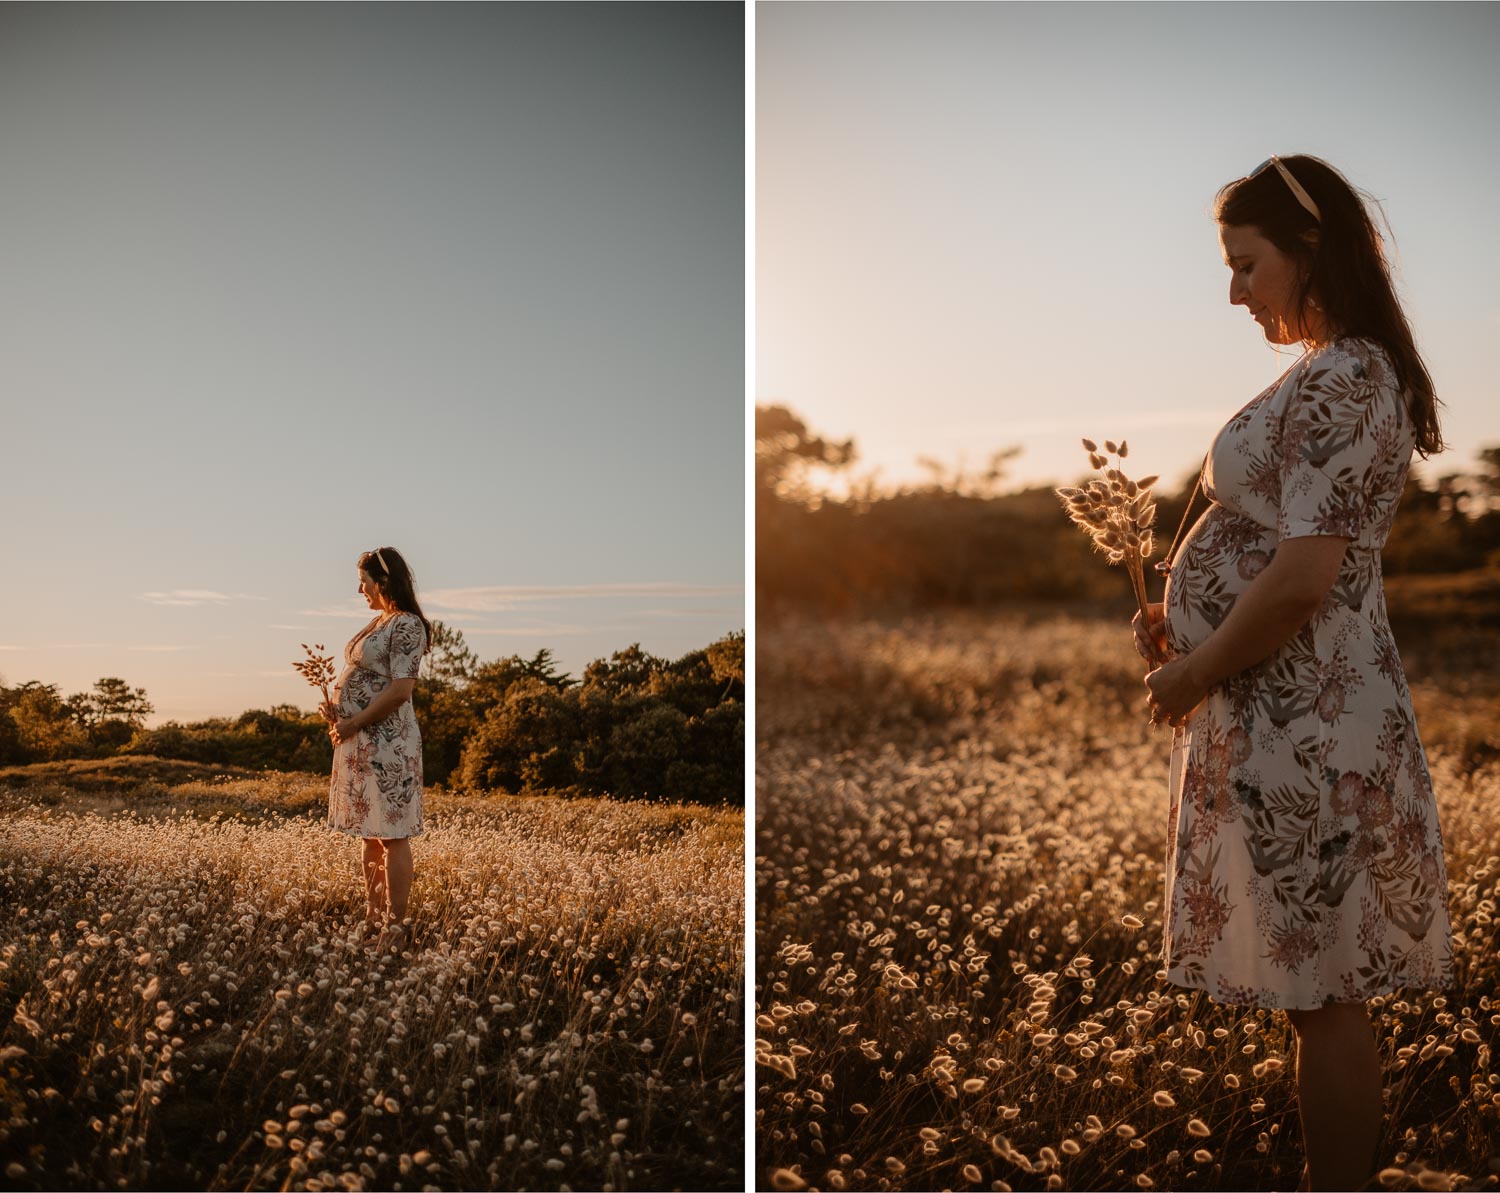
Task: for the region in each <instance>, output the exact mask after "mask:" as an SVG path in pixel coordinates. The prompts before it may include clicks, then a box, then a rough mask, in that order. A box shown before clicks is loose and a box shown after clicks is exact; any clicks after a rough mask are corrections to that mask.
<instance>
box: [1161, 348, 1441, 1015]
mask: <svg viewBox="0 0 1500 1193" xmlns="http://www.w3.org/2000/svg"><path fill="white" fill-rule="evenodd" d="M1414 442H1415V432H1414V430H1413V427H1412V424H1411V419H1410V417H1409V416H1408V413H1407V409H1406V405H1405V402H1404V399H1403V395H1402V393H1401V391H1400V390H1399V387H1398V385H1397V382H1396V379H1395V374H1394V372H1393V370H1392V368H1391V365H1390V361H1389V360H1388V358H1387V357H1386V355H1385V352H1384V351H1383V349H1382V348H1380V347H1379V346H1378V345H1376V344H1375V343H1373V342H1371V341H1368V340H1362V339H1345V340H1339V341H1336V342H1335V343H1333V344H1330V345H1326V346H1324V347H1322V348H1319V349H1316V350H1314V351H1312V352H1310V353H1308V354H1307V355H1306V356H1304V357H1303V358H1302V359H1301V360H1300V361H1299V362H1298V363H1297V364H1296V365H1294V366H1293V367H1292V368H1291V369H1290V370H1288V372H1287V373H1286V374H1284V375H1283V377H1282V378H1281V379H1280V380H1278V381H1277V382H1276V383H1275V384H1273V385H1272V386H1271V387H1270V388H1269V389H1267V390H1266V391H1265V392H1263V393H1262V394H1260V396H1258V397H1257V398H1255V399H1254V400H1253V401H1252V402H1251V403H1250V404H1249V405H1248V406H1246V407H1245V408H1244V409H1243V410H1241V411H1240V412H1239V413H1238V414H1237V415H1235V416H1234V418H1232V419H1230V421H1229V422H1228V424H1226V425H1225V426H1224V428H1223V429H1222V430H1221V431H1220V432H1219V433H1218V435H1217V436H1216V437H1215V439H1214V442H1213V447H1212V449H1211V451H1210V453H1209V458H1208V461H1207V464H1206V468H1205V472H1204V478H1203V486H1204V492H1205V493H1206V494H1207V496H1208V497H1209V499H1210V501H1211V502H1212V504H1211V505H1210V507H1209V509H1208V511H1207V512H1206V513H1205V514H1203V516H1202V517H1201V518H1199V520H1198V521H1197V523H1196V524H1195V525H1194V526H1193V529H1192V531H1191V533H1190V534H1189V536H1188V537H1187V539H1186V540H1185V541H1184V543H1183V546H1182V550H1181V552H1180V554H1179V555H1178V558H1177V560H1176V561H1174V563H1173V566H1172V570H1171V573H1170V575H1169V577H1168V584H1167V592H1166V627H1165V629H1166V635H1167V645H1168V647H1169V649H1170V651H1171V652H1172V653H1173V654H1175V655H1179V656H1180V655H1184V654H1187V653H1188V652H1189V651H1191V650H1193V649H1194V648H1195V647H1197V646H1199V645H1200V644H1202V643H1203V642H1204V641H1205V640H1206V639H1207V638H1208V637H1209V635H1210V634H1212V633H1213V631H1214V630H1215V629H1216V628H1217V627H1218V625H1219V624H1220V623H1221V622H1222V621H1223V620H1224V618H1225V617H1226V616H1227V615H1228V613H1229V610H1230V608H1231V607H1232V606H1233V605H1234V602H1235V600H1236V599H1237V598H1238V597H1239V595H1240V593H1242V592H1243V591H1244V590H1245V589H1246V588H1247V587H1248V586H1249V584H1250V582H1251V581H1252V580H1253V579H1254V578H1255V577H1256V576H1257V575H1259V573H1260V572H1261V571H1262V570H1263V569H1264V568H1265V567H1266V565H1267V564H1268V563H1269V562H1270V561H1271V558H1272V556H1274V555H1275V553H1276V549H1277V546H1278V544H1279V543H1281V542H1282V541H1284V540H1285V539H1289V538H1297V537H1301V536H1309V535H1336V536H1339V537H1342V538H1348V539H1350V540H1351V541H1350V543H1349V546H1348V549H1347V550H1346V551H1345V553H1344V559H1343V564H1342V566H1341V567H1340V570H1339V574H1338V578H1337V580H1336V581H1335V583H1334V585H1333V588H1332V590H1331V591H1330V592H1329V593H1328V596H1327V598H1326V599H1325V600H1324V601H1323V604H1322V607H1321V608H1319V610H1318V611H1317V613H1316V614H1315V615H1314V616H1313V618H1312V620H1311V621H1309V622H1308V623H1307V624H1306V625H1305V626H1303V627H1302V628H1301V629H1300V630H1298V631H1297V633H1296V634H1294V635H1293V636H1292V638H1291V639H1290V640H1289V641H1288V642H1287V643H1286V644H1285V645H1284V646H1282V647H1281V649H1280V650H1278V651H1277V652H1276V653H1275V654H1273V655H1271V656H1270V657H1268V658H1267V659H1265V660H1264V661H1262V662H1261V663H1259V664H1258V665H1256V666H1254V667H1251V668H1248V669H1247V670H1245V671H1242V672H1241V673H1240V674H1238V675H1236V676H1233V677H1232V678H1230V679H1229V680H1227V681H1226V682H1225V683H1223V684H1221V685H1219V686H1218V687H1216V688H1214V689H1213V691H1212V692H1211V693H1210V694H1209V696H1208V698H1207V700H1206V702H1205V703H1204V705H1203V706H1201V707H1200V708H1199V710H1198V711H1197V712H1196V714H1195V715H1194V716H1193V718H1192V719H1191V720H1190V721H1189V722H1188V724H1187V726H1186V727H1185V728H1180V729H1178V730H1177V731H1176V734H1175V737H1174V742H1173V749H1172V766H1171V780H1170V811H1169V831H1168V843H1167V896H1168V897H1167V917H1166V926H1165V942H1164V944H1165V959H1166V968H1167V976H1168V978H1169V979H1170V980H1171V981H1173V982H1175V983H1177V984H1179V985H1183V986H1189V987H1196V988H1200V989H1203V990H1206V991H1207V992H1208V993H1209V994H1210V995H1211V996H1212V997H1214V998H1216V999H1219V1000H1221V1001H1224V1002H1231V1003H1248V1004H1252V1005H1255V1006H1260V1007H1289V1008H1296V1009H1312V1008H1317V1007H1320V1006H1323V1005H1324V1004H1325V1003H1328V1002H1335V1001H1336V1002H1358V1001H1362V1000H1364V999H1368V998H1370V997H1372V996H1374V995H1376V994H1382V993H1389V992H1391V991H1394V990H1395V989H1397V988H1399V987H1402V986H1418V987H1424V988H1441V987H1443V986H1446V985H1447V984H1449V982H1450V981H1451V978H1452V969H1453V946H1452V937H1451V930H1450V926H1449V921H1448V886H1447V875H1446V871H1445V868H1444V864H1443V841H1442V836H1441V833H1440V832H1439V828H1438V819H1437V808H1436V805H1435V804H1434V801H1433V792H1432V780H1431V778H1430V777H1429V774H1428V769H1427V760H1426V756H1425V755H1424V753H1423V750H1422V743H1421V741H1420V739H1419V738H1418V736H1417V724H1416V720H1415V718H1414V717H1413V714H1412V706H1411V696H1410V694H1409V692H1408V690H1407V686H1406V677H1405V675H1404V674H1403V672H1402V669H1401V659H1400V656H1399V655H1398V654H1397V652H1396V643H1395V641H1394V640H1393V639H1392V637H1391V628H1390V623H1389V621H1388V620H1387V617H1386V608H1385V593H1384V589H1383V587H1382V584H1381V573H1380V548H1381V547H1382V545H1383V544H1384V543H1385V540H1386V537H1387V535H1388V534H1389V533H1390V529H1391V521H1392V519H1393V517H1394V516H1395V512H1396V503H1397V501H1398V500H1399V498H1400V496H1401V491H1402V487H1403V485H1404V483H1405V480H1406V474H1407V468H1408V465H1409V464H1410V462H1411V453H1412V448H1413V444H1414Z"/></svg>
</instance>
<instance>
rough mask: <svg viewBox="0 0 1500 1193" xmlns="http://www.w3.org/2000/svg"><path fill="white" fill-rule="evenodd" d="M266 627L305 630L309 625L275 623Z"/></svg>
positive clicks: (269, 628) (270, 628)
mask: <svg viewBox="0 0 1500 1193" xmlns="http://www.w3.org/2000/svg"><path fill="white" fill-rule="evenodd" d="M266 629H268V630H305V629H307V627H306V626H305V625H276V624H274V623H273V624H271V625H268V626H267V627H266Z"/></svg>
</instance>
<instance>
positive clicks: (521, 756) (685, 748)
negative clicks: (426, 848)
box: [0, 621, 745, 803]
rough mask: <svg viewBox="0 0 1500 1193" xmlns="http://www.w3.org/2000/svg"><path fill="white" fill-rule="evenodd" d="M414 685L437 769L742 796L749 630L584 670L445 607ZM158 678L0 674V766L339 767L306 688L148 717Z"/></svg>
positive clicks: (710, 796) (548, 787) (537, 782)
mask: <svg viewBox="0 0 1500 1193" xmlns="http://www.w3.org/2000/svg"><path fill="white" fill-rule="evenodd" d="M432 639H433V640H432V643H431V646H430V649H429V651H428V653H427V654H426V655H425V656H424V657H423V660H422V670H421V676H420V679H421V682H419V683H418V684H417V687H416V691H415V693H414V694H413V696H412V704H413V706H414V708H415V711H416V715H417V723H418V725H419V727H420V729H421V732H422V762H423V776H424V780H425V781H426V782H427V783H445V784H449V785H455V786H461V787H464V788H466V789H469V790H474V791H496V792H512V793H518V794H530V793H537V792H549V793H554V794H555V793H563V794H573V795H609V796H614V797H617V798H628V799H653V798H655V799H670V800H689V801H692V802H695V803H741V802H743V800H744V780H745V766H744V757H745V754H744V750H745V635H744V634H743V632H740V633H734V634H729V635H727V636H725V637H723V638H720V639H719V640H718V641H716V642H713V643H710V644H709V645H708V646H706V647H703V648H701V649H699V650H694V651H690V652H688V653H687V654H685V655H683V656H682V657H681V658H679V659H675V660H669V659H663V658H658V657H657V656H655V655H652V654H649V653H647V652H646V651H643V650H642V649H641V648H640V645H639V644H635V645H632V646H630V647H627V648H626V649H625V650H621V651H616V652H614V653H613V654H611V655H610V656H609V658H607V659H596V660H594V661H593V662H592V663H590V664H589V665H588V666H587V667H586V668H584V671H583V674H582V676H580V677H578V678H575V677H573V676H572V675H569V674H567V673H565V672H562V671H560V670H559V669H558V666H557V663H556V661H555V659H554V657H553V655H552V652H551V651H550V650H540V651H538V652H537V653H536V654H535V655H533V656H531V657H530V658H523V657H521V656H520V655H512V656H510V657H508V658H502V659H496V660H493V661H491V662H480V661H479V659H478V658H477V657H476V656H475V655H474V653H473V651H471V650H470V649H469V647H468V646H467V644H466V643H465V642H464V638H463V634H462V633H461V632H460V631H458V630H456V629H453V628H450V627H448V626H445V625H444V624H443V623H442V622H440V621H437V622H433V634H432ZM153 711H154V710H153V708H152V706H151V704H150V702H149V701H148V700H147V698H146V693H145V691H144V689H141V688H134V689H132V688H130V686H129V685H128V684H126V683H125V681H124V680H122V679H118V678H113V677H111V678H105V679H101V680H99V681H98V683H96V684H95V685H94V689H93V691H91V692H85V693H78V694H75V695H72V696H66V697H64V696H63V695H62V694H61V692H60V690H59V689H58V687H57V686H56V685H55V684H43V683H39V682H35V681H33V682H29V683H23V684H21V685H19V686H17V687H6V686H4V685H3V684H0V766H13V765H23V764H26V763H32V762H48V761H55V760H59V759H66V758H103V757H111V756H116V755H149V756H154V757H159V758H176V759H183V760H187V761H193V762H204V763H210V764H214V765H224V766H243V767H251V768H265V769H272V768H274V769H278V770H304V771H320V770H321V771H326V770H328V769H329V768H330V767H331V765H332V761H333V747H332V744H331V743H330V741H329V738H328V727H327V724H326V723H325V722H324V721H323V719H322V717H320V716H319V715H318V714H317V713H316V712H312V713H309V712H306V711H304V710H302V709H299V708H298V707H296V706H295V705H292V704H277V705H273V706H272V707H271V708H269V709H251V710H249V711H247V712H244V713H241V714H240V715H239V716H238V717H232V718H223V717H219V718H210V719H208V720H203V721H196V722H193V723H190V724H183V723H179V722H177V721H168V722H166V723H165V724H163V725H159V726H157V727H156V728H153V729H148V728H146V725H145V721H146V718H147V717H149V716H150V715H151V713H152V712H153Z"/></svg>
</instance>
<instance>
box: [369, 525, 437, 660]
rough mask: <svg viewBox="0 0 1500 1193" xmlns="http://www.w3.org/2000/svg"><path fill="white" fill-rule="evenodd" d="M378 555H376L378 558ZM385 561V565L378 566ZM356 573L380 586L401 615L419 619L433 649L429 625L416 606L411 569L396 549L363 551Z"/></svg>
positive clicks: (425, 615)
mask: <svg viewBox="0 0 1500 1193" xmlns="http://www.w3.org/2000/svg"><path fill="white" fill-rule="evenodd" d="M377 551H378V554H377ZM382 559H384V560H385V562H384V563H381V560H382ZM359 570H360V571H362V572H364V574H365V575H367V576H369V577H370V579H371V580H373V581H375V583H376V584H378V585H380V591H381V593H382V594H383V595H384V596H385V598H386V599H387V600H388V601H390V602H391V603H392V604H393V605H395V606H396V608H397V609H399V610H401V612H402V613H415V614H416V615H417V616H418V617H420V618H421V619H422V628H423V629H425V630H426V631H427V644H428V646H429V647H430V646H431V645H432V622H430V621H428V620H427V614H425V613H423V612H422V606H421V605H419V604H417V586H416V581H415V579H414V578H413V577H412V574H411V568H409V567H408V566H407V564H406V560H405V559H403V558H402V557H401V552H400V551H398V550H396V548H395V547H379V548H377V549H376V551H366V552H365V553H364V554H363V555H361V556H360V557H359Z"/></svg>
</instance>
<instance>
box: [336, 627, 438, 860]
mask: <svg viewBox="0 0 1500 1193" xmlns="http://www.w3.org/2000/svg"><path fill="white" fill-rule="evenodd" d="M426 649H427V632H426V629H425V628H424V627H423V625H422V619H421V618H420V617H417V616H416V615H415V614H412V613H398V614H396V615H395V616H394V617H391V618H388V619H385V620H382V619H380V618H376V619H375V620H374V621H372V622H371V623H370V624H369V625H367V626H366V627H365V628H364V629H362V630H360V632H359V633H357V634H355V635H354V637H353V638H351V639H350V640H349V644H348V645H347V646H345V647H344V664H345V666H344V670H343V672H342V673H341V674H340V675H339V678H338V682H337V683H336V684H335V686H334V690H333V700H334V703H335V704H337V705H338V715H339V716H340V718H343V717H352V716H354V715H355V714H356V713H359V712H362V711H363V710H364V709H366V708H368V707H369V705H370V701H372V700H374V699H375V697H376V696H378V695H379V694H380V693H381V692H383V691H385V689H386V688H387V687H389V686H390V684H391V681H392V680H396V679H416V678H417V671H418V669H419V668H420V667H421V664H422V655H423V653H424V652H425V651H426ZM328 824H329V827H331V828H335V829H337V830H338V831H339V832H342V833H348V834H349V835H351V836H356V837H386V838H396V837H416V836H420V835H421V833H422V737H421V734H420V733H419V732H418V730H417V718H416V714H415V713H414V712H413V711H412V705H411V701H410V700H404V701H402V702H401V706H400V707H399V708H397V709H396V711H395V712H393V713H391V714H390V715H389V716H387V717H385V718H384V719H383V720H381V721H378V722H376V723H375V724H373V725H370V726H368V727H366V728H364V729H361V730H360V731H359V732H358V733H356V734H355V736H354V737H353V739H351V740H348V741H344V742H341V743H340V744H339V745H336V746H335V747H334V748H333V776H332V778H331V780H330V781H329V785H328Z"/></svg>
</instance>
